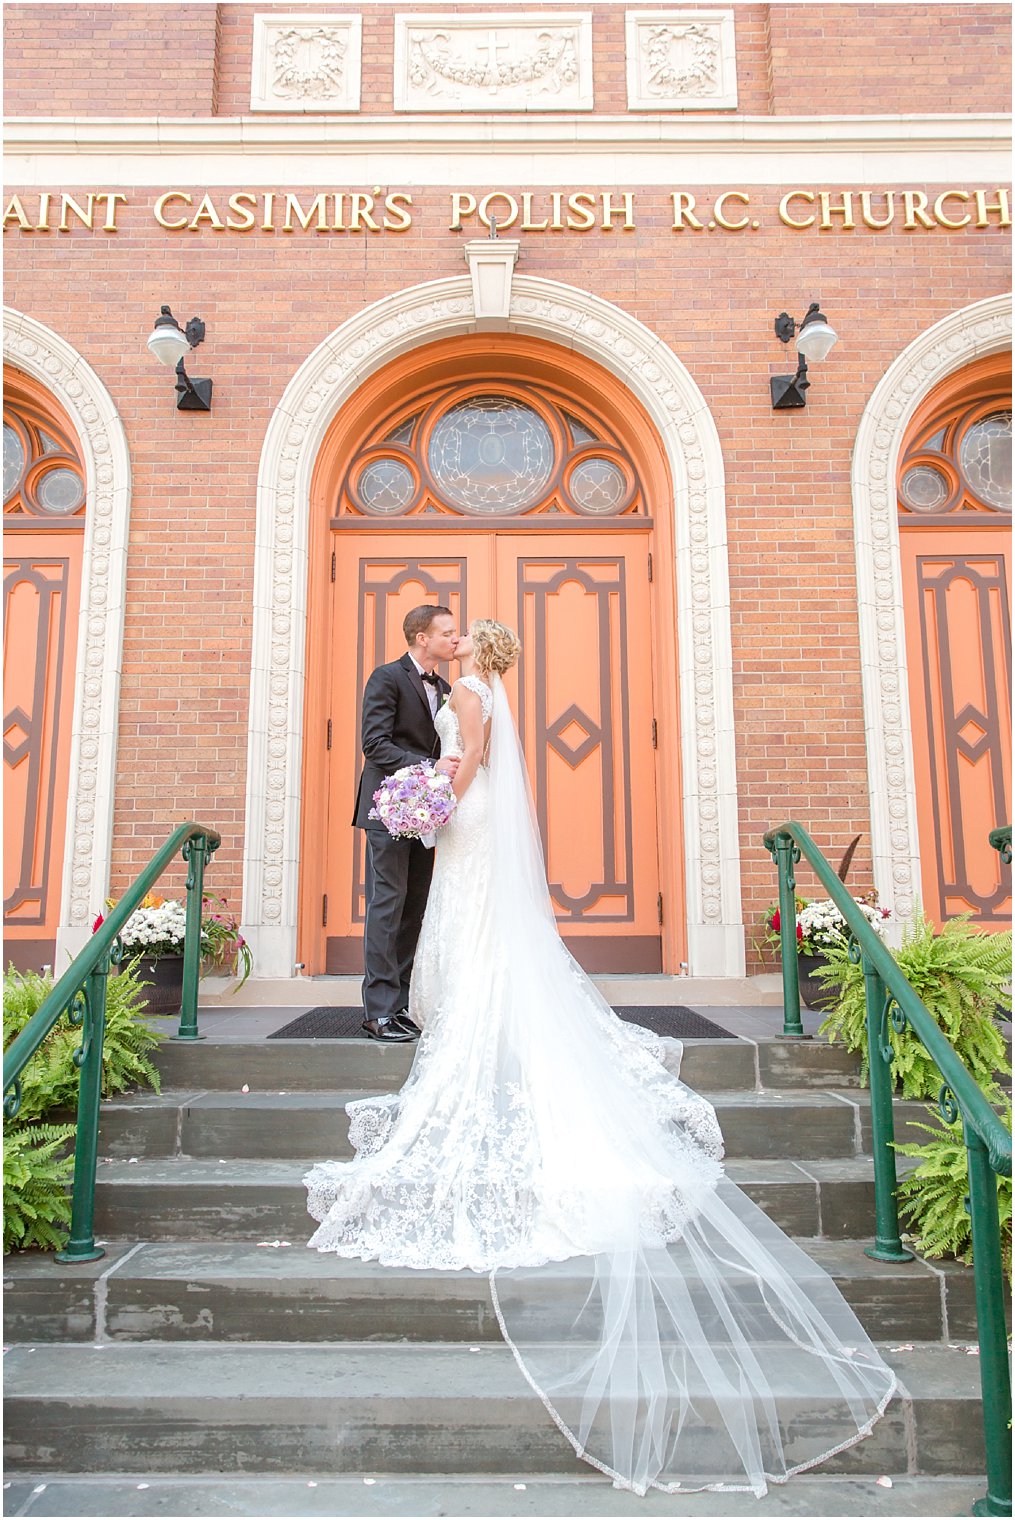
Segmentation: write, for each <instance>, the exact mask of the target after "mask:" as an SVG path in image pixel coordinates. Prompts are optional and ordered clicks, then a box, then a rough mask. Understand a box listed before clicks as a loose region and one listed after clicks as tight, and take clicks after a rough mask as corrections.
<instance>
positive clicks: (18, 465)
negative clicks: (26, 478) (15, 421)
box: [4, 422, 25, 501]
mask: <svg viewBox="0 0 1015 1520" xmlns="http://www.w3.org/2000/svg"><path fill="white" fill-rule="evenodd" d="M24 468H25V446H24V444H23V443H22V442H21V436H20V434H19V433H18V430H17V428H12V427H11V425H10V423H8V422H5V423H4V501H7V500H9V499H10V497H12V496H13V495H14V492H15V491H16V490H17V489H18V486H19V485H20V483H21V475H22V472H23V471H24Z"/></svg>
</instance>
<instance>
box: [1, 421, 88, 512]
mask: <svg viewBox="0 0 1015 1520" xmlns="http://www.w3.org/2000/svg"><path fill="white" fill-rule="evenodd" d="M41 424H42V416H41V413H39V414H36V412H35V409H34V408H30V407H28V406H25V407H24V408H22V407H21V406H20V405H17V404H14V403H13V402H12V403H10V404H9V405H8V406H6V407H5V408H4V517H5V519H6V520H7V522H8V524H9V525H10V526H12V527H13V526H15V525H16V523H17V519H18V518H19V517H32V518H35V519H36V520H38V521H39V522H40V523H41V522H43V521H45V520H46V519H47V518H48V519H49V520H51V521H52V520H54V519H64V520H66V519H68V518H72V517H74V515H75V513H78V512H80V511H81V510H82V508H83V507H84V504H85V483H84V474H83V471H82V469H81V461H80V459H79V458H78V454H77V450H76V448H75V447H74V445H73V443H72V442H71V440H70V438H69V437H66V436H63V433H62V430H61V429H58V428H56V427H54V426H53V424H52V423H51V422H50V421H49V420H48V419H47V421H46V423H45V426H42V425H41ZM79 526H80V524H79Z"/></svg>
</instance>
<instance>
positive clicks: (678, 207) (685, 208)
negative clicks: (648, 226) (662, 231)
mask: <svg viewBox="0 0 1015 1520" xmlns="http://www.w3.org/2000/svg"><path fill="white" fill-rule="evenodd" d="M670 200H671V201H672V203H673V228H672V230H673V231H674V232H683V230H684V224H685V222H686V224H687V226H688V227H693V228H694V230H695V232H700V231H701V223H700V222H699V221H698V218H697V217H696V216H695V214H694V196H693V195H691V194H690V193H689V192H688V191H687V190H672V191H671V192H670Z"/></svg>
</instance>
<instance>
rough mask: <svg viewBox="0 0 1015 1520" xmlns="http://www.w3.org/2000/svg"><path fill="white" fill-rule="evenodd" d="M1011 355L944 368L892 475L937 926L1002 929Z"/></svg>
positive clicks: (1007, 803)
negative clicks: (964, 923) (995, 832)
mask: <svg viewBox="0 0 1015 1520" xmlns="http://www.w3.org/2000/svg"><path fill="white" fill-rule="evenodd" d="M1011 421H1012V408H1011V356H1010V354H1003V355H992V356H991V357H989V358H986V359H983V360H979V361H977V362H975V363H973V364H971V365H968V366H967V367H966V368H964V369H961V370H958V371H956V372H955V373H954V374H952V375H951V376H949V377H948V379H947V380H946V381H944V382H942V384H941V385H940V386H938V387H937V388H936V389H935V390H934V391H933V392H932V393H931V395H930V396H928V397H927V399H926V401H925V402H924V404H923V406H922V407H921V408H920V410H919V411H918V413H917V414H916V416H915V417H914V418H913V421H912V424H911V426H910V428H909V430H908V432H907V436H906V439H905V442H904V445H903V448H902V450H901V453H900V459H899V469H898V477H897V491H898V509H899V540H900V552H901V561H902V578H903V599H904V606H905V616H906V654H907V663H908V668H909V695H910V706H911V714H912V726H913V759H914V770H915V776H916V795H917V816H918V822H919V831H920V857H921V862H922V884H921V886H922V896H923V902H924V907H925V910H926V911H927V913H928V914H929V916H930V917H932V918H934V919H935V920H936V921H937V922H939V923H941V922H943V921H944V920H945V919H948V918H953V917H955V916H957V915H958V914H961V913H969V914H970V915H971V916H972V919H973V921H974V922H976V923H978V924H979V925H981V926H982V927H984V928H990V927H998V928H1000V927H1002V926H1006V924H1007V923H1008V922H1009V921H1010V914H1011V876H1010V870H1009V869H1008V868H1006V867H1003V866H1002V864H1001V862H1000V860H999V858H998V856H997V854H996V852H995V851H994V850H992V849H991V848H990V847H989V845H988V843H987V834H988V833H989V831H990V829H992V828H994V827H996V826H997V825H998V824H1001V823H1008V822H1010V821H1011V760H1010V747H1009V736H1010V733H1011V704H1010V690H1011V625H1010V616H1009V606H1010V602H1009V594H1010V586H1011V504H1012V462H1011Z"/></svg>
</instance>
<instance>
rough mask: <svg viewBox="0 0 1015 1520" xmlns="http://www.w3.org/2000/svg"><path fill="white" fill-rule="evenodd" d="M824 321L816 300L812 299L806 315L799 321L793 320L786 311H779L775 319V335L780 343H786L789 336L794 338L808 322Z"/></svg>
mask: <svg viewBox="0 0 1015 1520" xmlns="http://www.w3.org/2000/svg"><path fill="white" fill-rule="evenodd" d="M824 321H825V317H824V316H823V315H822V313H821V311H820V309H819V305H818V302H817V301H812V302H811V304H810V305H809V306H808V308H807V315H806V316H805V317H804V319H803V321H802V322H800V323H797V322H794V320H793V318H792V317H791V316H790V314H789V312H788V311H781V312H780V313H779V315H778V316H777V317H776V319H775V336H776V337H777V338H778V339H779V340H780V341H781V342H782V343H788V342H789V341H790V339H791V338H794V337H795V336H796V334H797V332H798V331H799V332H802V331H803V329H804V328H805V327H806V326H807V324H808V322H824Z"/></svg>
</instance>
